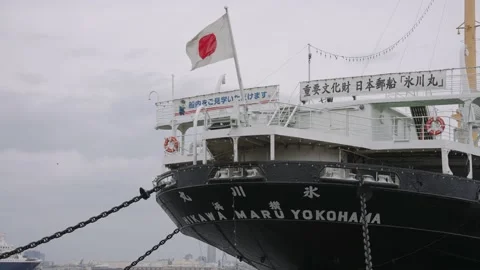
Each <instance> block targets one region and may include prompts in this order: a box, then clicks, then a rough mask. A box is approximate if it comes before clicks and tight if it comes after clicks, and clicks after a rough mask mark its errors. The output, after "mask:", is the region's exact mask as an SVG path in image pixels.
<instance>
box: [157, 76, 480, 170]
mask: <svg viewBox="0 0 480 270" xmlns="http://www.w3.org/2000/svg"><path fill="white" fill-rule="evenodd" d="M479 70H480V69H479ZM477 73H478V70H477ZM408 76H410V77H408ZM432 77H433V78H434V79H435V82H434V83H432V82H433V81H430V85H428V79H429V78H430V79H431V78H432ZM477 77H478V76H477ZM389 79H390V82H392V79H394V80H395V83H396V87H394V89H396V90H392V89H387V88H388V87H387V82H388V80H389ZM409 79H413V80H409ZM369 80H370V81H369ZM422 80H423V83H422ZM359 81H362V84H363V85H362V91H358V90H356V85H357V83H358V82H359ZM369 82H371V83H372V84H371V85H370V87H369V89H368V90H366V86H367V85H368V83H369ZM358 84H360V83H358ZM416 84H417V85H416ZM422 84H423V86H422ZM435 84H436V85H435ZM325 85H328V87H324V86H325ZM347 85H349V89H348V90H349V91H348V92H347V88H346V86H347ZM405 85H408V86H409V87H408V88H407V87H406V86H405ZM427 85H428V86H427ZM467 85H468V81H467V78H466V75H465V69H449V70H439V71H419V72H411V73H397V74H380V75H372V76H364V77H358V78H338V79H328V80H320V81H311V82H301V83H300V91H301V94H300V98H301V100H302V101H303V102H301V101H299V103H298V104H286V103H282V102H280V101H279V99H278V97H279V87H278V86H265V87H258V88H251V89H245V96H246V98H247V103H248V104H249V105H248V113H247V114H245V113H244V111H243V110H242V109H240V110H237V109H236V108H238V107H236V106H237V105H236V104H240V102H238V103H236V102H235V96H236V97H237V100H238V98H239V92H238V90H237V91H230V92H220V93H214V94H211V95H205V96H198V97H189V98H185V99H178V100H173V101H165V102H157V103H156V106H157V124H156V129H161V130H172V136H173V137H175V138H177V140H178V143H179V148H178V150H174V151H173V152H172V153H170V152H165V158H164V164H165V166H167V167H178V166H182V165H187V164H192V163H193V164H197V161H198V162H202V163H204V164H205V163H206V162H209V161H213V160H215V161H234V162H237V161H240V162H241V161H264V160H309V161H332V162H345V161H346V160H348V155H349V154H351V155H353V158H364V159H366V160H368V159H377V160H380V161H382V162H383V161H385V162H386V163H385V164H389V163H388V162H391V163H392V164H395V165H396V166H398V165H399V164H403V166H405V167H417V166H420V167H422V166H427V167H428V166H431V167H432V168H433V167H436V169H438V170H439V172H443V173H445V174H454V173H453V172H452V169H451V168H450V166H455V164H453V163H455V161H453V160H450V159H449V156H450V155H449V153H450V154H451V153H455V154H458V155H459V156H460V155H464V156H465V159H466V160H468V161H469V162H468V165H467V166H469V170H468V175H466V177H468V178H470V179H471V178H472V177H473V170H472V164H473V158H472V156H480V147H479V145H478V141H479V136H478V132H479V127H480V107H479V105H480V92H477V91H471V90H470V89H468V86H467ZM477 85H478V82H477ZM342 86H343V91H342ZM391 86H392V85H391V84H390V88H392V87H391ZM306 89H307V90H308V91H306ZM323 90H327V91H328V92H330V93H327V92H325V91H324V93H321V92H322V91H323ZM332 90H333V91H332ZM315 91H316V94H315V95H314V93H315ZM308 94H309V95H308ZM352 96H357V97H358V98H357V99H356V100H353V98H352ZM332 97H333V102H326V101H327V99H329V98H332ZM329 101H331V100H329ZM457 110H458V111H457ZM456 111H457V112H456ZM431 117H433V118H434V119H436V118H435V117H441V118H442V119H443V120H444V122H445V129H444V131H443V132H442V133H441V134H439V135H431V134H429V133H428V132H427V129H426V126H427V122H428V120H429V119H430V118H431ZM197 125H198V126H202V128H197V127H196V126H197ZM190 129H192V132H190ZM406 156H408V158H407V159H405V157H406ZM350 158H352V157H350ZM466 160H463V161H458V162H457V163H458V164H457V165H459V164H460V163H462V162H463V163H465V161H466ZM452 162H453V163H452ZM460 165H461V164H460Z"/></svg>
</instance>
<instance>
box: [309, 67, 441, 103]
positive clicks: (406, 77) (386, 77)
mask: <svg viewBox="0 0 480 270" xmlns="http://www.w3.org/2000/svg"><path fill="white" fill-rule="evenodd" d="M446 77H447V71H446V70H430V71H417V72H408V73H390V74H379V75H369V76H361V77H346V78H336V79H326V80H316V81H305V82H300V100H301V101H307V100H313V99H322V98H334V97H350V96H360V95H375V94H382V93H389V92H392V93H393V92H410V91H413V92H418V91H425V90H436V89H444V88H445V83H446Z"/></svg>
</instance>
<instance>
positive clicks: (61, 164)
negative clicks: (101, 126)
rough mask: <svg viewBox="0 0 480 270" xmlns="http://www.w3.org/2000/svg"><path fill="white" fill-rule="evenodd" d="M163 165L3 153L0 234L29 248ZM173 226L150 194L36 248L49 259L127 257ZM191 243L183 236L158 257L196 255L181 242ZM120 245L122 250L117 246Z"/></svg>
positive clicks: (133, 191) (124, 195)
mask: <svg viewBox="0 0 480 270" xmlns="http://www.w3.org/2000/svg"><path fill="white" fill-rule="evenodd" d="M160 164H161V157H160V155H157V156H150V157H143V158H122V157H98V158H87V157H85V156H83V155H81V154H80V153H79V152H77V151H50V152H41V153H35V152H25V151H18V150H3V151H1V152H0V171H1V172H2V188H1V189H0V227H1V229H2V232H6V233H7V235H8V236H10V237H9V240H10V242H12V244H16V245H24V244H27V243H29V242H30V241H32V240H38V239H40V238H41V237H43V236H46V235H49V234H52V233H54V232H55V231H58V230H61V229H64V228H65V227H67V226H70V225H74V224H76V223H78V222H79V221H81V220H85V219H87V218H89V217H91V216H93V215H97V214H99V213H100V212H102V211H104V210H107V209H110V208H111V207H112V206H115V205H118V204H120V203H122V202H123V201H126V200H128V199H130V198H132V197H133V196H137V195H139V193H138V188H139V187H144V188H151V187H152V183H151V181H152V180H153V177H154V176H155V175H156V174H158V172H159V168H160ZM18 213H21V214H18ZM132 228H135V229H133V230H132ZM173 229H174V225H173V223H172V222H171V221H169V219H168V217H167V216H166V214H165V213H164V212H163V210H162V209H161V208H160V206H158V205H157V203H156V202H155V200H154V198H153V197H152V198H151V199H149V200H148V201H143V200H142V201H140V202H139V203H137V205H132V206H131V207H129V208H127V209H125V210H121V211H119V212H118V213H115V214H113V215H112V216H110V217H107V218H106V219H104V220H101V221H99V222H98V223H97V224H92V225H89V226H88V227H86V228H84V229H80V230H79V231H78V232H75V233H73V234H71V235H67V236H64V237H63V238H61V239H58V240H54V241H52V242H51V243H48V244H45V245H42V246H40V247H39V248H38V249H39V250H41V251H43V252H45V253H46V254H47V257H48V258H49V259H56V260H59V259H60V261H64V262H65V261H70V260H74V259H75V260H79V259H81V258H82V257H86V258H88V259H95V260H108V259H110V260H129V259H134V258H136V257H135V256H138V255H140V254H143V252H144V251H145V250H146V249H148V248H150V247H151V246H152V245H153V244H155V243H156V242H158V241H159V240H160V238H163V237H164V236H166V234H167V233H170V232H171V231H173ZM19 231H21V232H22V233H18V232H19ZM16 232H17V233H16ZM192 242H193V243H194V244H195V242H194V241H192V240H191V239H188V238H186V237H184V236H178V237H176V238H175V239H173V240H172V241H171V242H170V243H169V248H168V249H164V250H162V252H159V253H157V254H156V255H155V256H165V257H175V256H178V252H177V250H180V249H181V250H182V251H184V252H187V251H188V252H194V253H196V252H197V251H196V248H193V247H185V246H184V245H185V244H190V246H192V245H191V244H192ZM118 246H122V248H121V249H116V248H115V247H118ZM193 246H194V247H196V246H197V245H193ZM89 247H91V248H89ZM112 249H114V250H115V252H111V250H112ZM157 258H158V257H157Z"/></svg>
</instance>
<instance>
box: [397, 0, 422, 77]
mask: <svg viewBox="0 0 480 270" xmlns="http://www.w3.org/2000/svg"><path fill="white" fill-rule="evenodd" d="M424 1H425V0H422V2H421V3H420V6H418V11H417V15H415V21H417V20H418V16H420V11H422V6H423V2H424ZM409 44H410V43H409V42H408V41H407V43H406V44H405V48H404V49H403V53H402V56H401V58H400V62H399V63H398V66H397V71H398V70H399V69H400V66H401V65H402V63H403V58H404V57H405V54H406V53H407V49H408V45H409Z"/></svg>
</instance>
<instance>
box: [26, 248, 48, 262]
mask: <svg viewBox="0 0 480 270" xmlns="http://www.w3.org/2000/svg"><path fill="white" fill-rule="evenodd" d="M23 254H24V255H25V257H27V258H30V259H39V260H42V261H45V254H43V253H41V252H40V251H36V250H27V251H25V252H24V253H23Z"/></svg>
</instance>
